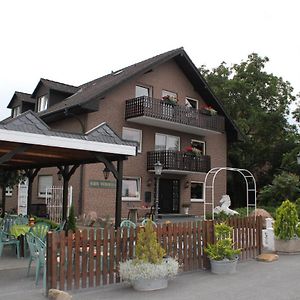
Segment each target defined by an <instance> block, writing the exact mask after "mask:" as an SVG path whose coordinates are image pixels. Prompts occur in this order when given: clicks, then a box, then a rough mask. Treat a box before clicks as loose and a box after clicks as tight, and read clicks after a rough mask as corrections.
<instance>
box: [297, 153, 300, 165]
mask: <svg viewBox="0 0 300 300" xmlns="http://www.w3.org/2000/svg"><path fill="white" fill-rule="evenodd" d="M297 164H298V165H300V152H299V153H298V154H297Z"/></svg>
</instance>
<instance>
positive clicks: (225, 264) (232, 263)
mask: <svg viewBox="0 0 300 300" xmlns="http://www.w3.org/2000/svg"><path fill="white" fill-rule="evenodd" d="M237 262H238V258H236V259H233V260H213V259H210V266H211V272H212V273H214V274H220V275H221V274H233V273H235V272H236V265H237Z"/></svg>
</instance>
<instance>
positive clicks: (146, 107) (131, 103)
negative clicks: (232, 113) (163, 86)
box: [125, 96, 225, 132]
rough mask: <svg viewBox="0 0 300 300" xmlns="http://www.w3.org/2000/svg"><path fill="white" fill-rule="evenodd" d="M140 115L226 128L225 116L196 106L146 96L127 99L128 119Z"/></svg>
mask: <svg viewBox="0 0 300 300" xmlns="http://www.w3.org/2000/svg"><path fill="white" fill-rule="evenodd" d="M139 117H148V118H149V117H150V118H154V119H159V120H164V121H170V122H175V123H177V124H183V125H188V126H194V127H197V128H201V129H207V130H212V131H217V132H224V130H225V122H224V117H223V116H218V115H216V116H210V115H207V114H204V112H202V111H200V110H197V109H194V108H188V107H185V106H181V105H177V104H176V105H173V104H169V103H167V102H166V101H164V100H159V99H154V98H151V97H146V96H143V97H138V98H134V99H130V100H127V101H126V109H125V118H126V120H128V119H133V118H139Z"/></svg>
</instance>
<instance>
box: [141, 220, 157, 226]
mask: <svg viewBox="0 0 300 300" xmlns="http://www.w3.org/2000/svg"><path fill="white" fill-rule="evenodd" d="M148 222H150V223H151V224H152V225H153V226H154V227H157V224H156V223H155V222H154V221H152V220H151V219H144V220H143V221H142V225H143V226H146V224H147V223H148Z"/></svg>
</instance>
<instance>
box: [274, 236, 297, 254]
mask: <svg viewBox="0 0 300 300" xmlns="http://www.w3.org/2000/svg"><path fill="white" fill-rule="evenodd" d="M275 250H276V252H278V253H280V254H300V239H293V240H277V239H275Z"/></svg>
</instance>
